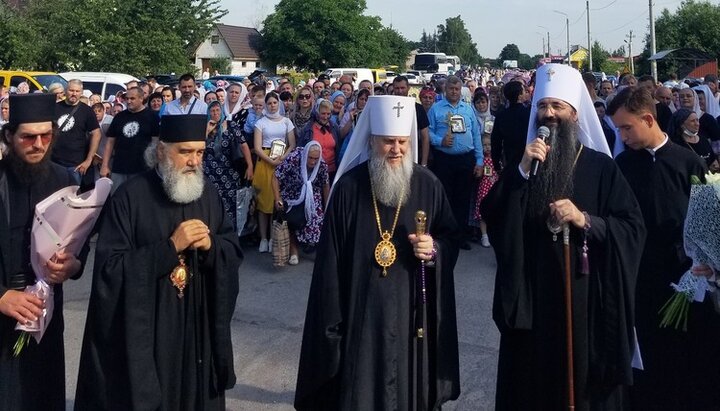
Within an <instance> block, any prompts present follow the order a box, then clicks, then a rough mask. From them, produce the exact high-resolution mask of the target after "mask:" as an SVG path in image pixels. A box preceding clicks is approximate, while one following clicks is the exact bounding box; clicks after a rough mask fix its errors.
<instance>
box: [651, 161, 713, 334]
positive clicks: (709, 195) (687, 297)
mask: <svg viewBox="0 0 720 411" xmlns="http://www.w3.org/2000/svg"><path fill="white" fill-rule="evenodd" d="M705 180H706V181H707V184H702V182H701V181H700V179H699V178H697V177H696V176H692V187H691V188H690V202H689V203H688V210H687V215H686V217H685V227H684V230H683V237H684V243H685V253H686V254H687V255H688V256H689V257H690V258H692V260H693V266H701V265H705V266H709V267H711V268H712V269H713V270H714V271H715V273H716V274H718V275H720V174H707V175H706V176H705ZM670 286H671V287H672V288H673V289H674V290H675V294H674V295H673V296H672V297H670V299H669V300H668V301H667V302H666V303H665V305H663V307H662V308H661V309H660V315H661V317H662V319H661V321H660V327H662V328H665V327H673V328H675V329H680V327H682V329H683V331H687V317H688V313H689V311H690V303H692V302H693V301H698V302H702V301H703V300H704V298H705V292H706V291H707V290H708V289H709V288H708V287H709V285H708V282H707V279H706V278H705V277H699V276H695V275H693V274H692V273H691V272H690V271H688V272H686V273H685V274H683V276H682V277H681V278H680V281H679V282H678V284H674V283H673V284H670Z"/></svg>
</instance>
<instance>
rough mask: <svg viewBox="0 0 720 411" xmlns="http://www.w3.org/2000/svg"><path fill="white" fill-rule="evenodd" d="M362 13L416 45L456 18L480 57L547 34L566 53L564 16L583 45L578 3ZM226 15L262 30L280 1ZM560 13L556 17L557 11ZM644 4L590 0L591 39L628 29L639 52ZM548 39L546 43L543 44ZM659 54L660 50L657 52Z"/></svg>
mask: <svg viewBox="0 0 720 411" xmlns="http://www.w3.org/2000/svg"><path fill="white" fill-rule="evenodd" d="M366 2H367V10H366V11H365V14H368V15H374V16H379V17H380V18H381V19H382V22H383V24H384V25H386V26H391V25H392V27H393V28H395V29H396V30H398V31H399V32H400V33H401V34H402V35H403V36H405V37H406V38H407V39H408V40H412V41H418V40H419V39H420V36H421V35H422V31H423V29H425V31H427V32H428V33H432V32H433V31H434V30H435V29H436V27H437V25H438V24H444V23H445V19H446V18H449V17H455V16H458V15H460V17H461V18H462V19H463V21H464V22H465V27H466V28H467V29H468V31H469V32H470V35H471V36H472V38H473V41H474V42H475V43H476V44H477V47H478V52H479V53H480V55H481V56H483V57H491V58H496V57H497V56H498V55H499V54H500V51H501V50H502V48H503V47H504V46H505V45H506V44H509V43H514V44H516V45H517V46H518V48H519V49H520V52H521V53H526V54H529V55H531V56H533V55H536V54H542V52H543V40H542V38H543V37H544V38H545V39H547V33H548V32H549V33H550V46H551V48H552V53H553V54H565V53H566V52H567V46H566V44H567V40H566V30H565V20H566V19H565V16H564V15H563V14H561V13H565V14H567V15H568V17H569V23H570V44H571V45H574V44H580V45H582V46H583V47H587V44H588V36H587V16H586V14H585V3H586V2H585V1H582V0H564V1H562V0H539V1H538V0H493V1H488V0H474V1H468V0H465V1H460V0H414V1H413V0H366ZM220 3H221V5H222V7H224V8H226V9H227V10H228V11H229V13H228V15H227V16H225V17H224V18H223V19H222V23H225V24H230V25H237V26H244V27H256V28H258V29H260V28H261V27H262V20H263V19H264V18H265V17H266V16H267V15H268V14H270V13H272V12H273V11H274V9H275V5H276V4H277V3H279V0H252V1H250V0H244V1H237V0H220ZM680 3H681V0H654V3H653V4H654V7H653V10H654V11H653V13H654V15H655V18H657V16H659V15H660V12H661V11H662V10H663V9H665V8H667V9H669V10H670V11H671V12H673V11H675V10H676V9H677V8H678V6H679V5H680ZM558 12H561V13H558ZM648 14H649V7H648V0H590V29H591V30H590V36H591V39H592V40H593V41H595V40H597V41H599V42H600V44H602V45H603V47H604V48H605V49H606V50H608V51H613V50H616V49H617V48H619V47H620V46H623V45H625V46H626V47H625V50H626V51H627V49H628V47H627V45H626V43H625V41H626V40H628V36H629V34H630V31H631V30H632V33H633V39H632V48H633V54H639V53H640V52H642V49H643V47H644V42H645V36H646V34H647V33H648V31H649V27H648V21H649V20H648ZM541 26H542V27H541ZM545 41H547V40H545ZM658 51H660V50H658Z"/></svg>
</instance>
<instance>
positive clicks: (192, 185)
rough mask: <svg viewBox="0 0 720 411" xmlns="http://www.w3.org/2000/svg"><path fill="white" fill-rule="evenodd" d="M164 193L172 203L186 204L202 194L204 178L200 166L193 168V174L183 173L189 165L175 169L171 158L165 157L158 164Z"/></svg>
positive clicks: (188, 168)
mask: <svg viewBox="0 0 720 411" xmlns="http://www.w3.org/2000/svg"><path fill="white" fill-rule="evenodd" d="M158 167H159V168H160V176H161V177H162V184H163V188H164V189H165V193H166V194H167V195H168V197H170V200H172V202H174V203H180V204H188V203H192V202H193V201H195V200H197V199H198V198H200V196H202V193H203V187H204V184H205V178H204V177H203V172H202V166H199V167H197V168H195V173H194V174H184V172H185V171H188V170H190V169H191V168H190V167H183V168H182V169H181V170H177V169H175V166H174V165H173V163H172V160H171V159H170V158H169V157H166V158H165V159H164V160H163V161H161V162H160V163H159V164H158Z"/></svg>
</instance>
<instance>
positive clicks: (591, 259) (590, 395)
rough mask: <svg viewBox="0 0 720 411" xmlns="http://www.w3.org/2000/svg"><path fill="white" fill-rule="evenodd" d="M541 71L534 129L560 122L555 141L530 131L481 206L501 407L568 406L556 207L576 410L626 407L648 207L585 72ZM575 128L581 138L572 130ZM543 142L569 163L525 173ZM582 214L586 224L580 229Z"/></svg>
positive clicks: (555, 67)
mask: <svg viewBox="0 0 720 411" xmlns="http://www.w3.org/2000/svg"><path fill="white" fill-rule="evenodd" d="M537 79H538V85H539V88H538V89H536V92H535V93H536V94H535V96H534V100H533V109H532V110H533V114H532V116H531V129H536V128H537V126H536V124H535V123H536V122H537V123H539V125H547V126H550V127H556V128H557V130H558V131H557V133H556V134H555V132H553V135H554V136H555V137H554V139H553V140H552V143H551V144H552V148H551V150H550V151H547V148H546V147H547V145H546V144H545V143H543V142H542V141H541V140H540V139H529V140H530V143H529V144H528V146H527V148H526V152H525V153H526V154H525V155H524V157H523V160H522V161H521V166H520V167H518V168H516V169H514V170H510V169H508V170H506V171H505V172H504V173H503V175H502V176H501V178H500V180H499V181H498V183H497V184H496V185H495V186H494V187H493V189H492V190H491V191H490V193H489V194H488V196H487V197H486V198H485V200H484V201H483V203H482V204H481V207H482V208H481V210H482V214H483V216H484V217H485V216H487V224H488V234H489V237H490V242H491V244H492V245H493V247H494V250H495V256H496V260H497V273H496V277H495V295H494V301H493V320H494V321H495V324H496V325H497V327H498V329H499V330H500V334H501V337H500V352H499V362H498V375H497V392H496V404H495V406H496V409H497V410H560V409H566V408H567V406H568V387H567V357H566V355H567V354H566V353H567V349H568V347H567V344H566V335H567V332H566V314H565V312H566V311H565V309H566V307H565V296H564V288H565V285H564V284H565V279H564V278H565V274H564V273H565V267H564V263H563V259H564V258H563V242H562V233H559V234H558V235H557V237H555V236H554V234H553V233H552V232H550V230H549V229H548V223H547V222H548V220H549V219H550V217H551V216H552V217H554V218H560V217H562V218H566V220H564V221H568V225H569V226H570V273H571V278H572V283H571V288H572V314H573V315H572V323H573V326H572V332H573V354H574V355H573V362H574V379H573V380H574V388H575V390H574V396H575V409H576V410H601V409H607V410H620V409H623V404H624V402H625V398H624V397H625V396H624V390H625V389H626V387H627V386H628V385H631V384H632V369H631V363H632V355H633V348H634V342H635V341H634V336H633V296H634V286H635V276H636V274H637V267H638V263H639V253H638V250H639V249H640V247H642V244H643V240H644V235H645V230H644V227H643V223H642V216H641V214H640V209H639V207H638V205H637V201H636V200H635V197H634V196H633V193H632V191H631V190H630V187H629V186H628V184H627V182H626V181H625V179H624V178H623V176H622V173H621V172H620V170H619V169H618V168H617V166H616V165H615V163H614V162H613V160H612V158H611V157H610V156H609V149H608V146H607V143H606V142H605V138H604V136H603V134H602V131H601V127H600V124H599V120H598V118H597V115H596V113H595V111H594V108H593V106H592V102H591V100H590V97H589V95H588V94H587V91H586V89H585V87H582V83H581V82H582V80H581V78H580V74H579V73H578V72H577V71H576V70H574V69H572V68H569V67H567V66H561V65H557V64H549V65H545V66H543V67H542V68H541V69H539V71H538V74H537ZM576 93H580V94H576ZM583 116H584V118H583ZM574 134H576V135H577V137H576V138H569V137H568V136H571V135H574ZM590 146H594V147H596V148H597V150H601V151H602V152H599V151H596V150H594V149H592V148H591V147H590ZM540 149H541V152H542V153H551V154H550V156H551V159H552V153H553V152H554V153H557V154H555V156H556V157H555V158H554V160H555V161H557V163H558V164H565V165H566V168H564V169H562V168H547V167H548V166H549V165H550V162H546V163H548V164H546V163H543V164H542V166H541V167H542V168H541V170H540V171H539V175H538V176H537V177H532V178H530V179H528V176H526V175H524V173H528V172H529V169H530V158H539V157H531V156H530V154H529V153H533V154H534V155H537V154H536V153H539V152H540V151H538V150H540ZM544 155H545V154H543V156H544ZM563 156H564V157H563ZM526 158H527V160H526ZM543 158H544V157H543ZM568 159H569V161H568ZM558 160H560V161H558ZM525 167H526V168H525ZM543 181H550V182H552V183H554V184H556V185H557V184H559V183H562V184H567V183H568V182H571V183H572V185H571V190H569V192H567V191H565V192H563V191H562V190H561V191H559V192H560V193H561V196H560V197H555V196H554V194H555V193H554V192H551V193H550V195H548V197H549V198H544V197H543V196H542V194H543V191H542V190H540V189H539V188H538V187H542V184H541V182H543ZM559 187H563V186H559ZM556 190H557V188H556ZM534 193H539V194H534ZM536 198H537V199H539V200H534V199H536ZM545 200H547V201H545ZM551 204H552V205H551ZM563 209H564V211H563ZM582 212H584V213H585V214H583V213H582ZM578 221H580V222H583V223H584V224H580V227H578V225H577V222H578ZM585 240H587V246H588V251H587V263H588V264H587V267H583V265H584V264H583V246H584V244H585ZM584 268H588V273H587V274H586V273H584V272H583V271H585V270H584Z"/></svg>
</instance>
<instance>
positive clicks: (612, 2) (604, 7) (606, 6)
mask: <svg viewBox="0 0 720 411" xmlns="http://www.w3.org/2000/svg"><path fill="white" fill-rule="evenodd" d="M615 3H617V0H613V1H611V2H610V4H607V5H605V6H602V7H600V8H597V9H590V11H598V10H605V9H606V8H608V7H610V6H612V5H613V4H615Z"/></svg>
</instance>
